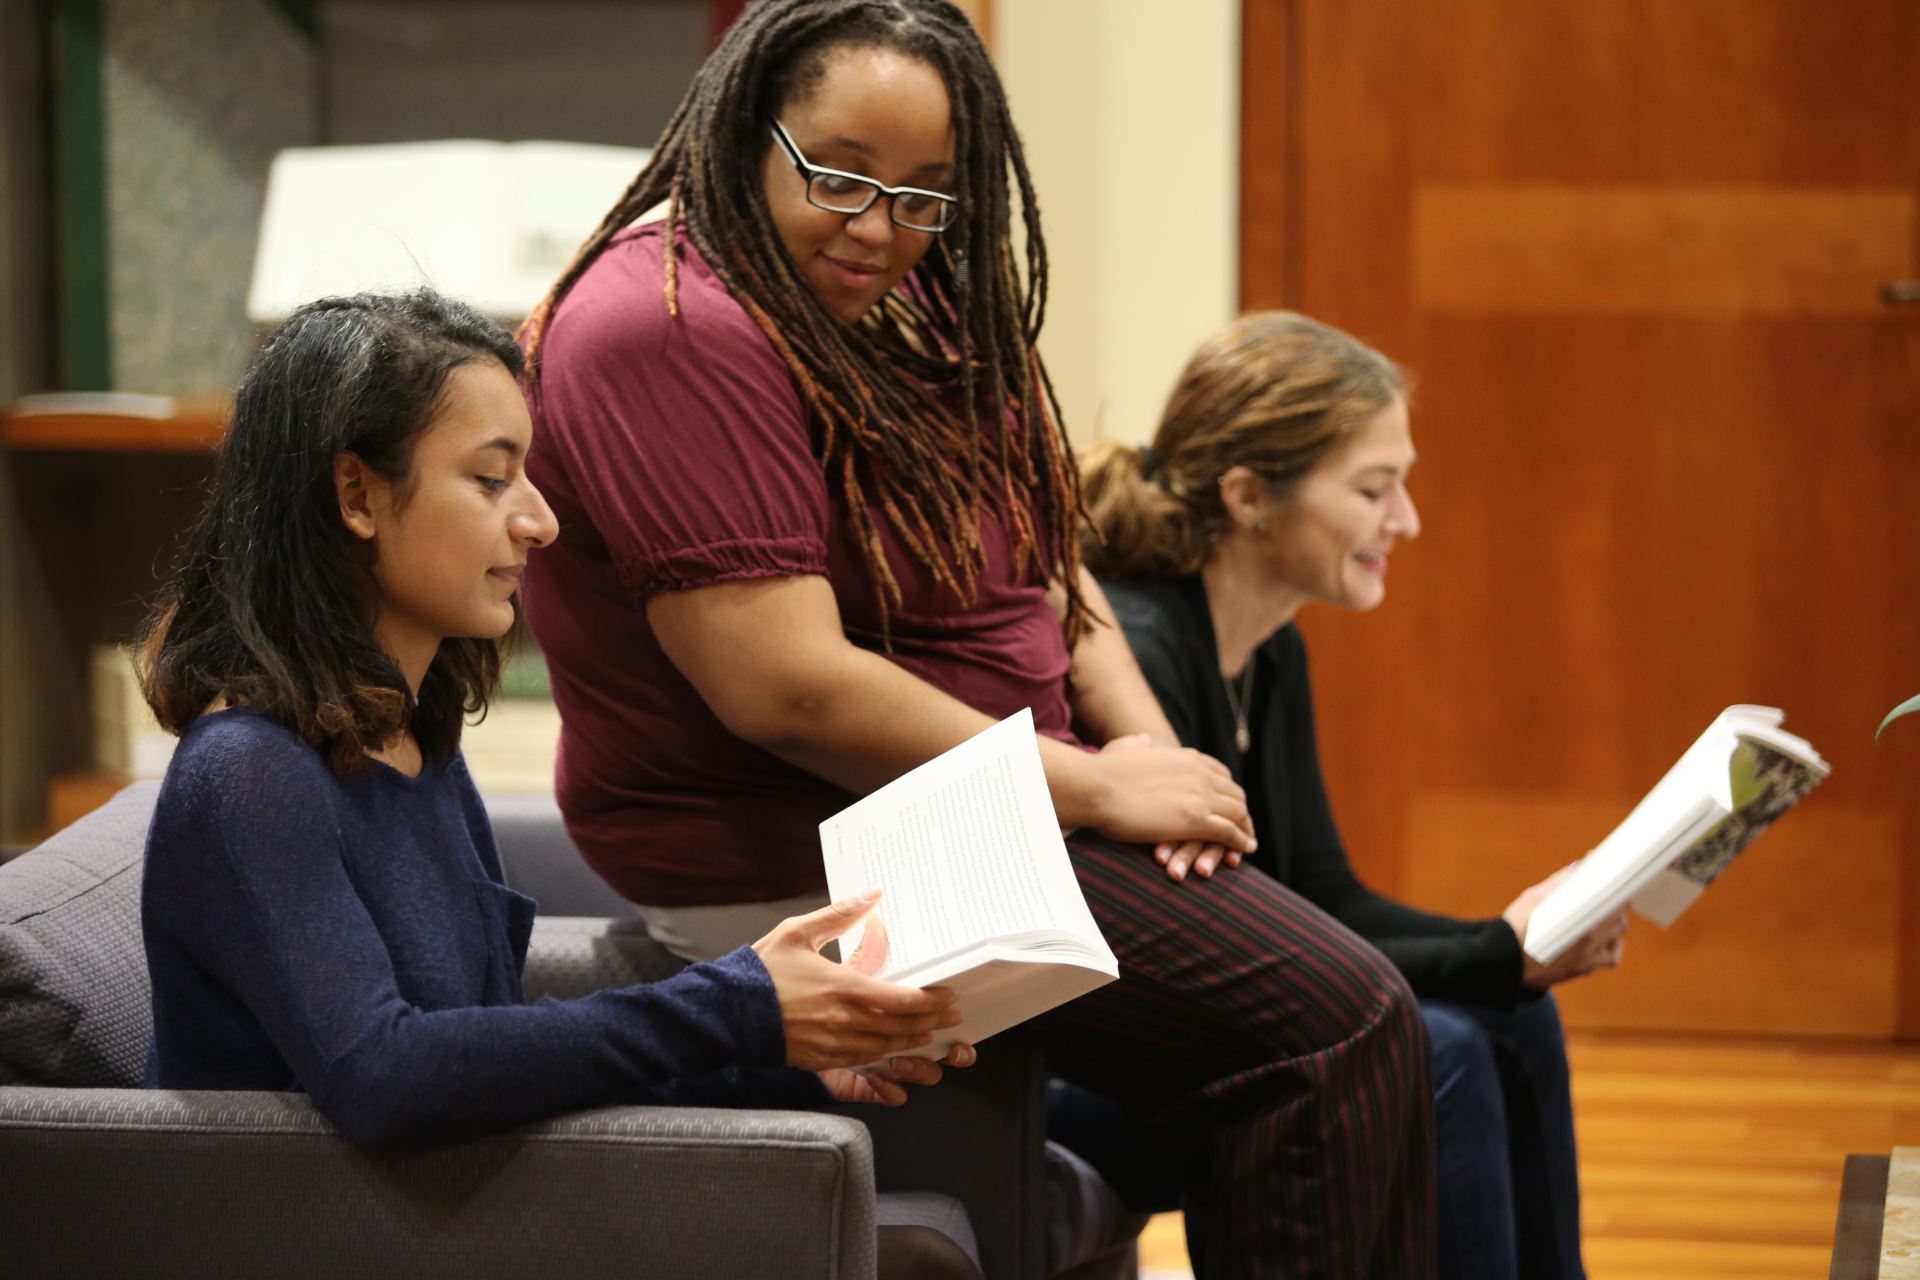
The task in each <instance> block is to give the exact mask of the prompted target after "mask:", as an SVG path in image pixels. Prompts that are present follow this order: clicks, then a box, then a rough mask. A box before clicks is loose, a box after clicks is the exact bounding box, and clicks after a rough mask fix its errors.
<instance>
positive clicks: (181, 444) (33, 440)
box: [0, 400, 233, 453]
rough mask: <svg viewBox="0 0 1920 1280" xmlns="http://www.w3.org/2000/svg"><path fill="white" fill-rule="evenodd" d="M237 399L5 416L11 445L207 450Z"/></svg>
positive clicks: (3, 426) (0, 431) (1, 441)
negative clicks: (134, 411) (139, 409)
mask: <svg viewBox="0 0 1920 1280" xmlns="http://www.w3.org/2000/svg"><path fill="white" fill-rule="evenodd" d="M232 408H233V406H232V404H231V403H230V402H228V401H226V400H180V401H177V402H175V404H174V407H173V412H172V414H171V415H170V416H168V417H161V418H149V417H138V416H134V415H131V414H114V413H30V414H22V413H19V412H16V411H15V410H14V409H9V410H8V411H7V414H6V417H5V418H4V419H0V445H4V446H5V447H6V448H8V449H22V450H41V451H66V452H77V453H207V452H209V451H211V450H212V449H213V447H214V446H215V445H217V444H219V443H220V437H221V436H222V435H224V434H225V433H226V429H227V417H228V415H229V413H230V412H231V411H232Z"/></svg>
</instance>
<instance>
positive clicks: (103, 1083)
mask: <svg viewBox="0 0 1920 1280" xmlns="http://www.w3.org/2000/svg"><path fill="white" fill-rule="evenodd" d="M159 791H160V784H159V783H157V782H137V783H134V784H133V785H132V786H130V787H127V788H125V789H124V790H122V791H121V792H120V793H119V794H118V795H116V796H114V798H113V799H112V800H110V801H109V802H108V803H107V804H106V805H105V806H104V807H102V808H100V809H97V810H95V811H94V812H93V813H90V814H88V815H87V816H86V817H84V818H82V819H81V820H80V821H78V822H76V823H74V824H73V825H72V826H70V827H68V828H66V829H65V830H63V831H60V832H58V833H56V834H54V835H53V836H51V837H49V838H48V839H47V841H46V842H45V843H44V844H42V845H40V846H39V847H37V848H34V849H30V850H28V851H27V852H26V853H23V854H21V855H20V856H19V857H17V858H14V859H13V860H12V861H10V862H6V863H0V1084H37V1085H56V1086H62V1087H66V1088H120V1089H137V1088H139V1087H140V1085H141V1083H142V1081H143V1079H144V1078H145V1075H146V1058H147V1044H148V1041H149V1040H150V1039H151V1037H152V1034H153V1010H152V1006H151V1003H150V998H151V991H150V988H149V986H148V983H147V961H146V948H145V946H144V945H143V943H142V941H141V937H140V870H141V864H142V859H143V857H144V855H145V853H146V845H147V828H148V827H149V826H150V825H151V823H152V821H153V806H154V801H155V799H156V798H157V796H158V795H159ZM487 812H488V817H489V819H490V820H491V821H492V823H493V828H494V836H495V840H496V843H497V844H498V845H499V849H500V860H501V864H502V868H503V870H504V871H505V873H506V877H507V881H508V883H510V884H512V885H513V886H514V887H515V888H517V889H519V890H521V891H522V892H523V893H527V894H529V895H531V896H532V897H533V898H535V899H536V900H537V901H538V902H539V903H540V914H541V915H542V916H543V917H547V916H553V915H569V916H608V915H611V916H621V915H627V916H631V915H632V914H633V907H632V905H631V904H630V903H627V902H626V901H624V900H623V899H622V898H621V897H620V896H619V895H618V894H616V893H615V892H614V891H613V890H612V889H609V888H608V887H607V886H606V884H605V883H604V882H603V881H602V880H601V879H600V878H599V877H598V876H596V875H594V873H593V872H592V871H591V870H590V869H589V868H588V867H587V865H586V863H584V862H582V861H581V860H580V855H579V854H578V853H577V852H575V851H574V848H573V844H572V842H571V841H569V840H568V838H567V833H566V826H565V824H564V823H563V822H562V821H561V819H560V810H559V808H558V806H556V805H555V804H554V802H553V801H552V799H550V798H532V797H499V796H489V797H487ZM636 936H644V935H636ZM677 967H678V964H677V962H671V961H667V962H666V963H665V968H664V969H663V973H665V972H671V971H672V970H673V969H674V968H677Z"/></svg>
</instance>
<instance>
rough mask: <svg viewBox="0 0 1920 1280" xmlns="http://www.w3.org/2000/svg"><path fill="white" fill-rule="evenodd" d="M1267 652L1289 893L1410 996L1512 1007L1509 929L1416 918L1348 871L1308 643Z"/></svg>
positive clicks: (1516, 953)
mask: <svg viewBox="0 0 1920 1280" xmlns="http://www.w3.org/2000/svg"><path fill="white" fill-rule="evenodd" d="M1269 653H1270V654H1271V655H1272V658H1273V664H1274V696H1275V697H1276V698H1278V699H1280V701H1281V722H1282V724H1283V725H1284V733H1285V742H1286V751H1285V764H1284V767H1283V770H1281V771H1279V772H1280V776H1279V777H1277V778H1276V777H1273V776H1272V775H1271V774H1270V775H1269V777H1268V779H1267V783H1268V785H1274V784H1275V783H1278V784H1279V785H1281V786H1283V787H1284V788H1285V789H1286V793H1287V796H1286V804H1285V805H1284V807H1280V806H1269V812H1281V811H1284V812H1285V813H1287V814H1288V818H1289V822H1288V827H1289V829H1288V831H1287V840H1288V845H1289V852H1288V876H1287V883H1288V885H1289V887H1291V888H1293V889H1294V890H1295V891H1297V892H1298V893H1299V894H1300V895H1301V896H1302V897H1304V898H1306V899H1307V900H1308V901H1309V902H1311V903H1313V904H1314V905H1315V906H1317V907H1319V908H1320V909H1321V910H1323V911H1325V912H1326V913H1327V914H1328V915H1331V916H1332V917H1333V918H1334V919H1336V920H1338V921H1339V922H1340V923H1341V924H1344V925H1346V926H1347V927H1348V928H1349V929H1352V930H1353V931H1354V932H1355V933H1357V934H1359V935H1360V936H1361V937H1363V938H1365V939H1366V940H1367V941H1369V942H1371V943H1372V944H1373V945H1374V946H1375V947H1377V948H1378V949H1379V950H1380V951H1381V952H1382V954H1384V955H1385V956H1386V957H1387V958H1388V959H1389V960H1391V961H1392V962H1393V964H1394V967H1395V968H1397V969H1399V970H1400V972H1401V973H1402V974H1403V975H1405V977H1406V979H1407V983H1408V985H1410V986H1411V987H1412V988H1413V990H1414V993H1415V994H1416V995H1421V996H1431V997H1434V998H1436V999H1442V1000H1462V1001H1468V1002H1471V1003H1475V1004H1485V1005H1493V1006H1496V1007H1502V1008H1506V1007H1511V1006H1512V1005H1513V1004H1514V1003H1515V1002H1516V1001H1517V1000H1518V999H1519V998H1520V996H1521V994H1522V988H1521V984H1520V978H1521V973H1522V958H1521V953H1520V942H1519V939H1517V938H1516V937H1514V933H1513V930H1512V929H1511V928H1510V927H1509V926H1508V925H1507V923H1506V921H1504V920H1502V919H1500V918H1498V917H1494V918H1491V919H1486V920H1457V919H1454V918H1453V917H1450V916H1443V915H1436V914H1433V913H1431V912H1427V911H1421V910H1418V909H1417V908H1414V907H1410V906H1407V905H1406V904H1404V903H1400V902H1395V901H1394V900H1393V899H1391V898H1388V897H1385V896H1384V895H1382V894H1378V893H1375V892H1374V891H1373V890H1372V889H1369V888H1368V887H1367V886H1366V885H1365V884H1364V883H1363V882H1362V881H1361V880H1360V877H1359V876H1358V875H1356V874H1355V873H1354V870H1353V864H1352V863H1351V862H1349V861H1348V859H1347V852H1346V847H1345V845H1344V844H1343V843H1342V842H1341V839H1340V832H1339V828H1338V827H1337V826H1336V825H1335V823H1334V819H1333V807H1332V805H1331V803H1330V802H1329V801H1328V799H1327V789H1326V783H1325V781H1324V779H1323V778H1322V777H1321V773H1320V750H1319V738H1318V736H1317V730H1316V729H1315V726H1314V715H1313V686H1312V683H1311V681H1310V680H1309V679H1308V674H1307V650H1306V644H1305V642H1304V641H1303V640H1302V639H1301V638H1300V635H1299V632H1298V630H1297V629H1295V628H1294V627H1291V626H1290V627H1287V628H1285V629H1284V630H1283V631H1281V633H1280V634H1279V635H1278V636H1276V637H1275V639H1274V640H1273V641H1272V642H1271V645H1270V648H1269Z"/></svg>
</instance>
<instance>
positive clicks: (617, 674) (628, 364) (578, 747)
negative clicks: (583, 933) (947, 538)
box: [523, 224, 1072, 906]
mask: <svg viewBox="0 0 1920 1280" xmlns="http://www.w3.org/2000/svg"><path fill="white" fill-rule="evenodd" d="M664 248H665V236H664V227H663V226H662V225H659V224H654V225H649V226H644V227H637V228H633V229H631V230H628V231H626V232H623V233H621V235H619V236H618V237H617V238H616V239H615V240H614V242H613V243H612V244H611V245H610V246H609V247H608V248H607V249H606V251H605V252H604V253H602V254H601V255H600V256H599V257H598V258H597V259H596V260H595V261H594V263H593V265H592V266H591V267H589V268H588V269H587V271H586V273H585V275H583V276H582V277H581V279H580V281H579V283H577V284H576V285H575V286H574V287H573V289H572V290H570V291H569V292H568V294H567V296H566V298H565V300H564V301H563V302H562V303H561V305H560V307H559V309H558V311H557V312H556V314H555V316H554V318H553V321H552V323H551V324H550V326H549V328H548V331H547V336H546V340H545V343H544V345H543V346H542V349H541V373H540V380H539V383H538V388H537V390H536V392H535V394H534V396H533V400H532V410H533V417H534V422H535V447H534V451H533V454H532V457H531V459H530V461H529V464H528V470H529V474H530V475H531V476H532V478H533V481H534V483H535V484H537V485H538V486H539V487H540V489H541V491H542V492H543V493H545V495H546V497H547V500H548V501H549V502H550V503H551V504H552V505H553V509H554V512H555V514H556V515H557V516H558V517H559V521H560V538H559V541H558V542H557V543H556V544H555V545H554V546H552V547H550V548H547V549H545V550H542V551H538V552H536V553H535V554H534V556H533V557H532V560H531V562H530V564H529V565H528V568H527V574H526V579H525V584H524V592H523V594H524V600H525V604H526V609H527V616H528V620H529V621H530V622H531V624H532V626H533V631H534V634H535V637H536V638H537V639H538V640H539V642H540V645H541V647H542V648H543V649H544V650H545V651H546V654H547V658H548V661H549V664H550V666H551V669H552V672H553V694H554V700H555V701H556V702H557V703H558V704H559V708H560V713H561V718H562V721H563V724H564V728H563V729H562V731H561V737H560V762H559V771H558V778H557V790H558V794H559V800H560V806H561V809H562V810H563V811H564V813H565V815H566V819H567V827H568V830H569V831H570V832H571V834H572V836H573V838H574V841H575V843H577V844H578V845H579V847H580V851H581V852H582V854H584V855H585V857H586V859H587V861H588V862H590V863H591V864H592V865H593V866H594V867H595V869H596V870H598V871H599V872H600V874H601V875H603V876H604V877H606V879H607V880H608V881H609V882H610V883H611V884H613V885H614V887H615V888H617V889H619V890H620V891H621V892H622V893H623V894H625V895H626V896H627V897H628V898H630V899H632V900H633V901H636V902H643V903H647V904H649V905H655V906H701V905H714V904H721V903H732V902H757V901H765V900H768V899H772V898H784V897H790V896H793V895H796V894H801V893H808V892H812V891H814V890H818V889H820V888H823V887H824V885H825V877H824V875H823V874H822V872H821V867H820V844H819V831H818V829H817V825H818V823H819V822H820V821H821V819H823V818H825V817H827V816H829V815H830V814H832V813H834V812H836V811H837V810H839V809H841V808H844V807H845V806H846V805H847V804H849V803H851V801H852V799H853V797H852V796H851V795H849V794H848V793H847V792H846V791H844V790H842V789H841V788H839V787H836V786H834V785H833V784H832V783H830V782H827V781H825V780H823V779H821V778H818V777H816V776H814V775H813V774H810V773H807V772H805V771H804V770H801V769H798V768H796V767H794V766H793V765H790V764H787V763H786V762H785V761H782V760H780V759H778V758H777V757H775V756H773V755H772V754H770V753H768V752H767V751H764V750H762V749H761V748H759V747H756V746H754V745H752V744H751V743H748V742H746V741H744V740H742V739H740V738H737V737H735V736H734V735H733V734H731V733H729V732H728V731H727V729H726V727H725V726H724V725H722V724H721V723H720V721H719V720H718V719H717V718H716V717H715V716H714V714H713V712H712V711H710V710H709V709H708V707H707V705H706V703H705V702H704V701H703V700H702V699H701V697H700V694H699V693H698V692H697V691H696V690H695V689H694V687H693V686H692V685H691V684H689V683H688V682H687V680H686V679H685V678H684V677H683V676H682V675H681V674H680V672H679V671H678V670H677V669H676V668H675V667H674V665H673V664H672V662H670V661H669V660H668V658H667V656H666V654H665V653H664V652H663V651H662V650H661V648H660V646H659V644H658V642H657V641H656V640H655V638H654V635H653V631H652V628H651V627H649V626H648V624H647V615H646V603H647V601H648V600H649V599H650V598H651V597H652V596H654V595H655V594H657V593H659V592H666V591H686V590H695V589H698V588H701V587H707V586H712V585H715V584H717V583H723V582H735V581H743V580H746V579H752V578H776V577H791V576H795V575H801V574H816V575H821V576H824V577H825V578H826V579H827V581H828V582H829V583H830V584H831V586H832V588H833V592H834V596H835V599H836V600H837V601H838V602H839V606H840V616H841V621H842V625H843V626H844V628H845V630H846V635H847V638H848V639H849V640H851V641H852V642H853V643H854V644H857V645H859V646H861V647H862V648H865V649H870V650H873V651H875V652H885V648H884V646H883V644H882V641H881V635H880V625H879V613H878V609H877V607H876V601H875V596H874V591H873V584H872V580H871V577H870V575H869V573H868V572H867V569H866V564H865V561H864V560H863V559H862V556H861V552H860V548H859V545H858V543H857V541H856V540H855V538H854V537H853V536H852V534H851V533H850V531H849V527H848V520H847V517H846V512H845V510H844V508H843V505H842V503H841V502H840V500H839V499H838V498H837V497H836V496H835V495H834V494H832V493H830V492H829V490H828V486H827V484H826V481H825V479H824V477H823V476H822V474H821V470H820V464H819V462H818V461H817V460H816V459H815V457H814V453H813V447H812V430H811V427H810V425H809V421H808V416H807V413H806V410H805V408H804V406H803V404H802V401H801V395H800V390H799V388H798V387H797V386H796V385H795V383H794V381H793V378H792V376H791V375H790V374H789V372H788V370H787V367H786V365H785V364H784V363H783V362H782V361H781V359H780V357H779V355H778V354H777V353H776V352H775V351H774V349H773V347H772V345H771V344H770V343H769V342H768V340H767V338H766V336H765V335H764V334H763V333H761V331H760V329H759V327H758V326H757V325H755V324H754V322H753V320H752V318H751V317H749V316H748V315H747V314H746V312H745V311H744V310H743V309H742V308H741V307H740V304H739V303H738V302H736V301H735V300H734V299H733V297H732V295H731V294H729V293H728V292H727V289H726V286H725V285H724V284H722V283H721V282H720V280H719V279H718V278H717V277H716V276H715V275H714V274H713V272H712V271H711V270H710V269H709V268H708V266H707V265H706V263H705V262H704V261H702V260H701V258H700V255H699V253H698V251H697V250H696V249H695V248H694V247H693V245H692V244H691V243H690V241H689V240H688V238H687V237H685V236H681V237H678V246H677V252H678V255H679V263H680V265H679V306H680V314H679V315H678V316H677V317H676V316H672V315H669V314H668V312H667V307H666V302H665V300H664V298H663V297H662V293H661V284H662V279H663V276H662V272H663V259H664ZM981 532H982V536H983V537H984V539H985V543H986V547H987V551H988V563H987V568H986V571H985V572H984V574H983V575H982V577H981V580H980V584H979V590H978V594H977V597H976V598H975V599H974V600H973V601H972V602H971V603H969V604H964V605H963V604H962V603H961V602H960V601H959V600H958V599H956V597H955V596H954V594H953V593H952V592H951V591H950V590H948V589H946V588H944V587H941V586H940V585H939V584H938V583H937V582H935V580H934V579H933V577H932V575H931V574H930V573H928V572H927V571H926V569H925V568H924V567H923V566H922V565H921V564H920V563H919V561H918V560H916V559H914V557H913V556H912V554H911V553H910V552H908V551H907V550H906V549H905V548H904V547H903V546H902V545H901V544H900V543H899V541H898V540H897V539H896V538H894V537H893V535H892V533H891V530H887V529H884V528H883V531H882V538H883V541H884V542H885V546H886V552H887V557H888V561H889V563H890V565H891V567H892V569H893V572H894V574H895V576H896V577H897V578H898V580H899V582H900V585H901V588H902V590H903V592H904V594H905V600H904V602H903V603H902V604H901V605H900V606H899V607H898V608H896V609H894V610H893V612H892V615H891V627H892V640H893V649H892V652H891V653H890V654H888V656H889V657H891V658H892V659H893V661H895V662H897V663H899V664H900V665H901V666H902V667H905V668H906V669H907V670H909V671H911V672H913V673H914V674H915V675H918V676H919V677H921V678H922V679H924V680H926V681H927V682H928V683H930V684H932V685H935V686H936V687H938V688H940V689H942V690H944V691H946V692H947V693H949V694H951V695H953V696H954V697H956V698H958V699H960V700H961V701H962V702H965V703H967V704H968V705H970V706H972V707H975V708H977V709H978V710H980V711H983V712H985V713H986V714H987V715H990V716H993V717H995V718H996V719H997V718H999V717H1002V716H1006V715H1009V714H1011V713H1013V712H1015V711H1018V710H1019V709H1020V708H1021V707H1027V706H1030V707H1032V708H1033V712H1034V720H1035V723H1036V724H1037V725H1038V727H1039V728H1040V730H1041V732H1043V733H1047V734H1051V735H1053V736H1055V737H1059V738H1062V739H1065V740H1069V741H1071V740H1072V729H1071V713H1070V710H1069V708H1068V704H1067V698H1066V672H1067V665H1068V653H1067V648H1066V644H1065V640H1064V637H1063V636H1062V633H1061V627H1060V623H1059V621H1058V619H1057V618H1056V617H1055V615H1054V613H1053V611H1052V609H1051V607H1050V606H1049V605H1048V604H1047V602H1046V598H1045V585H1044V583H1043V582H1041V581H1040V580H1039V579H1038V577H1037V576H1035V575H1033V574H1029V575H1027V576H1025V577H1019V576H1016V574H1015V572H1014V566H1013V558H1012V556H1011V554H1010V550H1009V539H1008V536H1007V531H1006V530H1005V528H1004V527H1003V526H1002V525H1001V524H1000V523H999V522H998V521H997V520H991V519H990V520H989V521H988V522H987V523H986V524H985V525H983V528H982V531H981ZM737 678H738V679H741V680H751V679H753V678H754V673H753V672H752V671H749V670H742V671H741V672H739V674H738V677H737Z"/></svg>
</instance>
